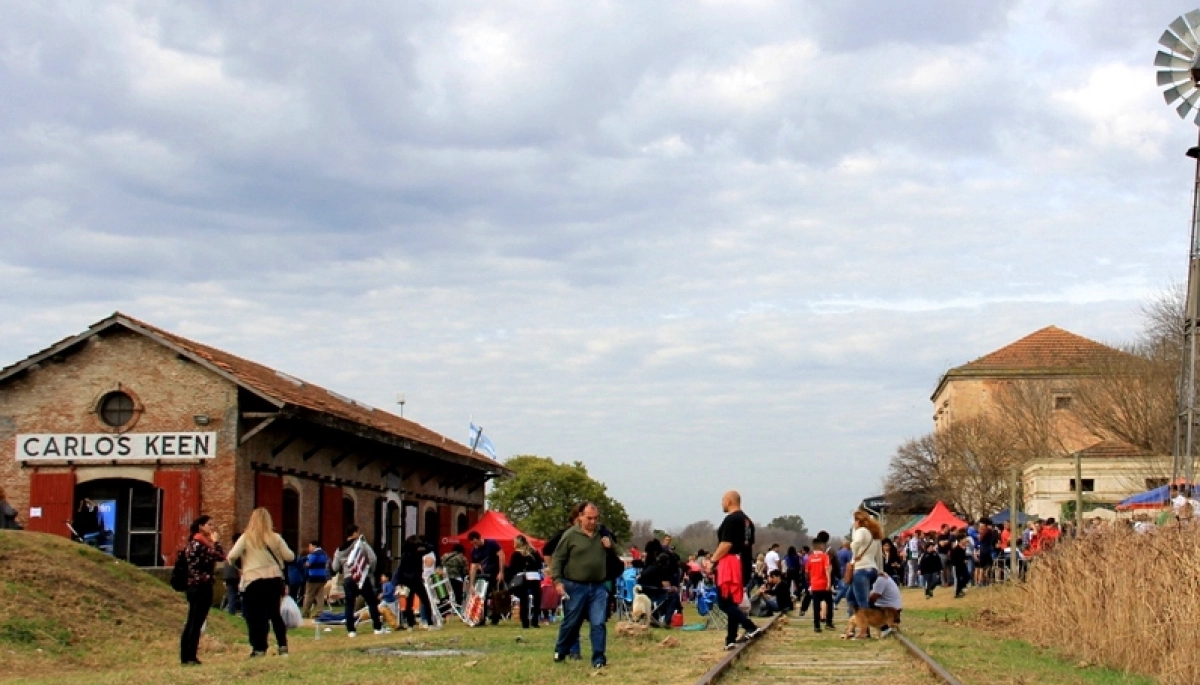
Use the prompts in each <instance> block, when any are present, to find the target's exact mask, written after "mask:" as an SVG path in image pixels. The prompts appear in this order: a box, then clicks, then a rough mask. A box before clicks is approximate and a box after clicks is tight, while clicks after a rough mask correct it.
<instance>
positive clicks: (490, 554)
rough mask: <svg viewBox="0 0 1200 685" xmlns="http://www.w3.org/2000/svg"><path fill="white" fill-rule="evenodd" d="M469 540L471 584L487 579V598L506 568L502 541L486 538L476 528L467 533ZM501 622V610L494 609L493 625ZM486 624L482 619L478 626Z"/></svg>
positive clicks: (473, 585) (485, 592)
mask: <svg viewBox="0 0 1200 685" xmlns="http://www.w3.org/2000/svg"><path fill="white" fill-rule="evenodd" d="M467 542H469V543H471V570H470V571H469V575H470V583H471V585H470V586H471V587H475V579H476V578H483V579H484V580H486V581H487V589H486V590H484V592H483V596H484V598H485V600H486V598H488V597H490V596H491V594H492V593H493V592H495V590H496V587H497V585H496V581H497V577H498V576H499V575H500V569H502V568H504V550H502V549H500V543H498V542H496V541H495V540H492V539H488V540H484V539H483V536H482V535H480V534H479V533H478V531H474V530H473V531H471V532H470V534H468V535H467ZM499 622H500V612H498V611H495V610H493V611H492V625H496V624H497V623H499ZM484 624H485V622H484V621H480V622H479V625H478V626H476V627H483V625H484Z"/></svg>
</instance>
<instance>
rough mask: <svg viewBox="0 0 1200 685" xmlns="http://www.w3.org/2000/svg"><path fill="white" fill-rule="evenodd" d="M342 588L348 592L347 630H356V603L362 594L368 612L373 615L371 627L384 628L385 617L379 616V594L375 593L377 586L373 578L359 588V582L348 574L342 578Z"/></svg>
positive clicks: (351, 631) (350, 631) (349, 631)
mask: <svg viewBox="0 0 1200 685" xmlns="http://www.w3.org/2000/svg"><path fill="white" fill-rule="evenodd" d="M342 589H343V590H345V592H346V614H345V619H346V632H348V633H353V632H354V624H355V621H356V612H355V611H354V603H355V601H356V600H357V599H358V596H359V595H362V598H363V602H365V603H366V605H367V613H368V614H369V615H370V616H371V627H373V628H374V629H375V630H382V629H383V619H382V618H380V616H379V596H378V595H376V594H375V586H374V585H372V584H371V579H370V578H367V579H365V580H364V581H363V584H362V589H359V587H358V583H356V582H354V580H353V579H352V578H350V577H349V576H346V578H345V579H344V580H342Z"/></svg>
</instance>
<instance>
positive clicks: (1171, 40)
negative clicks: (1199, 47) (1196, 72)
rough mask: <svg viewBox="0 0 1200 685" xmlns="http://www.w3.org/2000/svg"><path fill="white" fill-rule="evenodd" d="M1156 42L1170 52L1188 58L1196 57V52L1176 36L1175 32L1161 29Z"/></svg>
mask: <svg viewBox="0 0 1200 685" xmlns="http://www.w3.org/2000/svg"><path fill="white" fill-rule="evenodd" d="M1158 44H1159V45H1161V46H1163V47H1164V48H1167V49H1168V50H1170V51H1172V52H1177V53H1179V54H1181V55H1183V56H1184V57H1186V58H1188V59H1195V58H1196V52H1195V51H1194V50H1192V49H1191V48H1189V47H1188V46H1187V45H1184V44H1183V42H1181V41H1180V40H1179V39H1178V38H1176V37H1175V34H1173V33H1171V32H1170V31H1163V34H1162V36H1160V37H1159V39H1158Z"/></svg>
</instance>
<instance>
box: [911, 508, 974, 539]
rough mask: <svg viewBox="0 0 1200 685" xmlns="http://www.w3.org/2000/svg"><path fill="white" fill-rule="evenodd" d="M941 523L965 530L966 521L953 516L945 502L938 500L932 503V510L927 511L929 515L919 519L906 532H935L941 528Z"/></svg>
mask: <svg viewBox="0 0 1200 685" xmlns="http://www.w3.org/2000/svg"><path fill="white" fill-rule="evenodd" d="M943 525H947V526H950V527H952V528H961V529H963V530H966V527H967V522H966V521H964V520H962V519H960V518H959V517H957V516H955V515H954V513H953V512H951V511H950V509H949V508H948V507H947V506H946V505H945V504H942V503H941V502H938V503H937V504H935V505H934V507H933V511H931V512H929V515H927V516H926V517H925V518H923V519H921V520H920V521H919V522H918V523H917V524H916V525H914V526H912V527H911V528H909V529H908V532H910V533H928V532H930V531H933V532H935V533H937V532H940V531H941V530H942V526H943Z"/></svg>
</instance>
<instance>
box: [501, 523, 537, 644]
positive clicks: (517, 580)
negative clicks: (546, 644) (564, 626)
mask: <svg viewBox="0 0 1200 685" xmlns="http://www.w3.org/2000/svg"><path fill="white" fill-rule="evenodd" d="M542 566H543V561H542V555H540V554H538V553H537V550H535V549H534V548H533V546H532V545H530V544H529V541H528V540H526V539H525V536H524V535H518V536H517V537H516V538H514V539H513V555H512V559H510V560H509V562H508V567H507V568H506V569H504V577H505V579H506V580H507V582H508V588H509V590H510V591H511V592H512V594H513V595H514V596H516V598H517V600H518V601H519V602H520V604H519V606H520V609H519V611H520V614H521V627H522V628H537V627H538V618H539V617H540V616H541V613H542Z"/></svg>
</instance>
